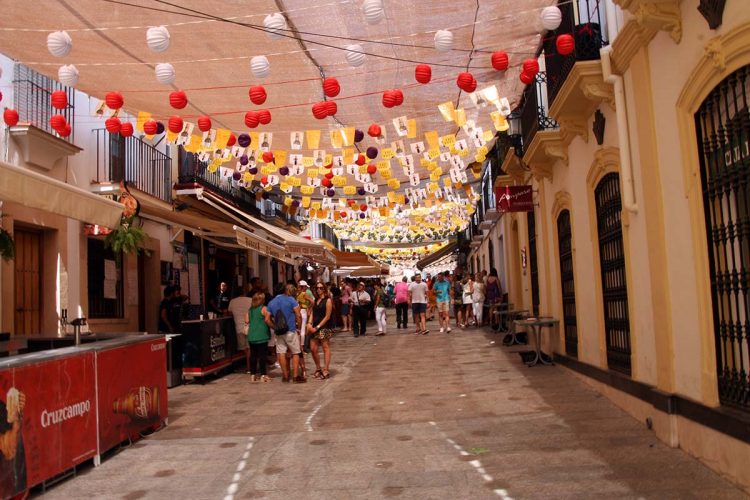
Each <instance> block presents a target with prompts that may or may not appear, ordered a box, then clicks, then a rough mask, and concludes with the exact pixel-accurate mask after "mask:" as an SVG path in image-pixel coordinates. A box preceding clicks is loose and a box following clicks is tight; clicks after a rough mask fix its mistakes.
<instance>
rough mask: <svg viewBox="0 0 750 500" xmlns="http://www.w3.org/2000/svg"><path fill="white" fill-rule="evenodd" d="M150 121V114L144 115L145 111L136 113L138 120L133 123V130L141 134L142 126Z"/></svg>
mask: <svg viewBox="0 0 750 500" xmlns="http://www.w3.org/2000/svg"><path fill="white" fill-rule="evenodd" d="M149 120H151V113H146V112H145V111H139V112H138V118H137V119H136V122H135V129H136V130H137V131H139V132H143V125H144V124H145V123H146V122H147V121H149Z"/></svg>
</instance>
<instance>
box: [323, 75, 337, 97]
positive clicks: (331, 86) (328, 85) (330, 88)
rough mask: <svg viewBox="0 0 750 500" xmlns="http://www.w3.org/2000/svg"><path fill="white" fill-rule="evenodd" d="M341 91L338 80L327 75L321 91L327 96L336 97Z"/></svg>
mask: <svg viewBox="0 0 750 500" xmlns="http://www.w3.org/2000/svg"><path fill="white" fill-rule="evenodd" d="M339 92H341V86H340V85H339V81H338V80H336V79H335V78H331V77H328V78H326V79H325V80H323V93H324V94H325V95H326V96H327V97H336V96H337V95H339Z"/></svg>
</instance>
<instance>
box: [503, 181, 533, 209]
mask: <svg viewBox="0 0 750 500" xmlns="http://www.w3.org/2000/svg"><path fill="white" fill-rule="evenodd" d="M495 199H496V200H497V210H498V212H532V211H533V210H534V192H533V190H532V187H531V186H505V187H496V188H495Z"/></svg>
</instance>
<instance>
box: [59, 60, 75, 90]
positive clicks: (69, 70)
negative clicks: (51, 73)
mask: <svg viewBox="0 0 750 500" xmlns="http://www.w3.org/2000/svg"><path fill="white" fill-rule="evenodd" d="M57 79H58V80H60V83H62V84H63V85H65V86H67V87H75V86H76V85H78V68H76V67H75V66H73V65H72V64H66V65H65V66H60V68H59V69H58V70H57Z"/></svg>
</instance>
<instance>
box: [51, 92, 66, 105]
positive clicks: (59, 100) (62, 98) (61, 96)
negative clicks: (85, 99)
mask: <svg viewBox="0 0 750 500" xmlns="http://www.w3.org/2000/svg"><path fill="white" fill-rule="evenodd" d="M50 103H52V107H53V108H57V109H65V108H66V107H67V106H68V94H66V93H65V91H63V90H55V91H54V92H52V95H51V96H50Z"/></svg>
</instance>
